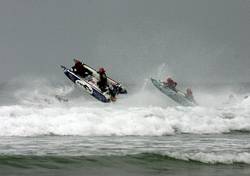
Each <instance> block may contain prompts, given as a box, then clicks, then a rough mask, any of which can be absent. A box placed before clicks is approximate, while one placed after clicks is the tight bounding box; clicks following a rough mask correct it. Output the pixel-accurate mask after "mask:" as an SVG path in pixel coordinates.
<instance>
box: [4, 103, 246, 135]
mask: <svg viewBox="0 0 250 176" xmlns="http://www.w3.org/2000/svg"><path fill="white" fill-rule="evenodd" d="M249 103H250V102H249V101H248V100H246V101H245V102H242V103H241V104H239V105H238V106H235V107H228V108H207V107H165V108H164V107H156V106H146V107H126V106H124V105H117V106H115V105H114V106H112V105H109V106H105V104H98V105H92V104H86V105H85V106H82V105H81V106H78V105H75V106H71V104H70V105H69V104H68V103H63V104H60V105H57V106H55V105H51V106H47V107H39V106H27V105H13V106H1V107H0V120H1V124H0V136H34V135H47V134H55V135H83V136H91V135H97V136H103V135H104V136H109V135H157V136H160V135H166V134H174V133H194V134H206V133H225V132H230V131H232V130H245V131H250V109H249V108H248V107H249V105H250V104H249Z"/></svg>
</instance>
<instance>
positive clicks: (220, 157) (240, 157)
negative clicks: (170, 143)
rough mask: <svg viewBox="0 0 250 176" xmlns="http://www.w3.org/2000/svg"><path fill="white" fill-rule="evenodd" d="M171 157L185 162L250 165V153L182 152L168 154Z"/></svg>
mask: <svg viewBox="0 0 250 176" xmlns="http://www.w3.org/2000/svg"><path fill="white" fill-rule="evenodd" d="M166 155H167V156H169V157H172V158H175V159H181V160H185V161H190V160H192V161H199V162H203V163H210V164H216V163H223V164H233V163H245V164H250V153H248V152H231V153H226V152H221V153H214V152H210V153H204V152H199V153H182V152H173V153H168V154H166Z"/></svg>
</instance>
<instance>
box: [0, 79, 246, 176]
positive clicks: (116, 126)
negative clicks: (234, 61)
mask: <svg viewBox="0 0 250 176" xmlns="http://www.w3.org/2000/svg"><path fill="white" fill-rule="evenodd" d="M204 87H206V86H201V85H200V86H197V88H196V89H194V95H195V98H196V100H197V101H198V102H199V103H200V105H199V106H197V107H182V106H178V105H177V104H175V103H174V102H172V101H171V100H169V99H168V98H167V97H166V96H165V95H163V94H162V93H160V92H159V91H158V90H157V89H155V88H154V87H153V86H152V85H151V84H150V82H149V80H145V84H143V85H142V86H138V87H137V86H135V85H128V91H129V94H128V95H121V96H119V99H118V101H117V102H116V103H111V104H103V103H101V102H97V101H95V99H93V98H92V97H90V96H88V95H86V94H83V93H82V92H81V90H79V89H77V88H76V87H74V86H73V85H72V84H71V83H70V81H68V80H67V79H65V80H64V81H62V82H54V81H51V80H49V79H46V78H40V79H38V78H36V79H31V78H20V79H18V80H12V81H9V82H5V83H1V84H0V122H1V123H0V175H25V176H26V175H137V176H138V175H176V176H177V175H178V176H182V175H185V176H186V175H188V176H189V175H190V176H196V175H197V176H200V175H204V176H213V175H223V176H224V175H225V176H230V175H232V176H233V175H246V176H248V175H250V137H249V135H250V98H248V97H247V95H248V93H249V92H250V87H249V86H248V85H247V84H244V85H237V86H235V85H232V86H230V85H220V86H218V85H215V86H211V87H207V89H205V88H204ZM130 90H131V91H130Z"/></svg>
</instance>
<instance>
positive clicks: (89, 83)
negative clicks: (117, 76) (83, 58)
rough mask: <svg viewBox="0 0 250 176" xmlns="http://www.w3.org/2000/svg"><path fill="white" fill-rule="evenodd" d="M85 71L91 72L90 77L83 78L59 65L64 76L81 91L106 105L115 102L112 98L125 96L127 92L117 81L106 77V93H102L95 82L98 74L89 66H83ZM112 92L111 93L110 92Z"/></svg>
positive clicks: (97, 79)
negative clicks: (120, 95)
mask: <svg viewBox="0 0 250 176" xmlns="http://www.w3.org/2000/svg"><path fill="white" fill-rule="evenodd" d="M83 65H84V67H85V68H86V69H88V70H89V71H90V72H92V75H89V76H87V77H85V78H82V77H81V76H79V75H77V74H76V73H74V72H73V71H72V70H71V69H68V68H66V67H65V66H63V65H61V68H63V72H64V74H65V75H66V76H67V77H68V78H69V79H70V80H71V81H72V82H73V83H75V84H76V85H78V86H79V87H80V88H81V89H82V90H84V91H85V92H87V93H88V94H90V95H92V96H93V97H95V98H96V99H97V100H99V101H101V102H104V103H107V102H111V101H115V98H114V96H112V95H118V94H126V93H127V90H126V89H125V88H124V87H123V86H122V85H121V84H120V83H118V82H117V81H115V80H113V79H111V78H109V77H108V85H109V88H107V91H105V92H102V91H101V89H100V88H99V87H98V86H97V82H98V81H99V74H98V72H97V71H96V70H95V69H93V68H91V67H90V66H88V65H86V64H83ZM111 91H112V92H111Z"/></svg>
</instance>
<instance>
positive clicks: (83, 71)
mask: <svg viewBox="0 0 250 176" xmlns="http://www.w3.org/2000/svg"><path fill="white" fill-rule="evenodd" d="M72 69H73V71H74V73H76V74H77V75H79V76H81V77H86V76H88V75H92V72H91V71H89V70H88V69H87V68H85V67H84V66H83V64H82V63H81V62H77V63H76V64H75V65H74V66H73V67H72Z"/></svg>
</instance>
